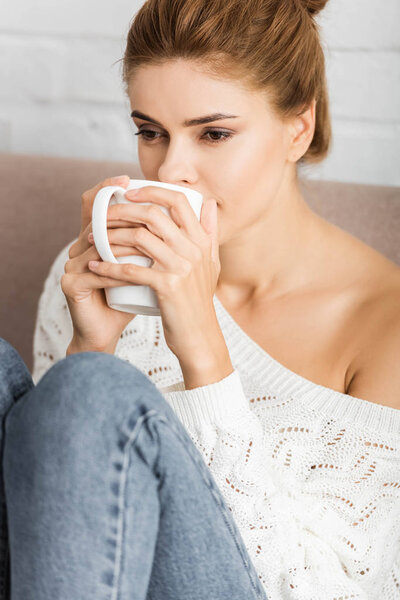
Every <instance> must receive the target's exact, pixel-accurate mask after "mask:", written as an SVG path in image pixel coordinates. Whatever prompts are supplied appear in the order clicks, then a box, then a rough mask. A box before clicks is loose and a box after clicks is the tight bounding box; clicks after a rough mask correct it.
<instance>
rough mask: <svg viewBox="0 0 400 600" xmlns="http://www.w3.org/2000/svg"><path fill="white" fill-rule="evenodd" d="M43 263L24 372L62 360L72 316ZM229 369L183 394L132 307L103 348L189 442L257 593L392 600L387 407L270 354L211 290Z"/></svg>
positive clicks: (391, 449) (398, 515)
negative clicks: (110, 347)
mask: <svg viewBox="0 0 400 600" xmlns="http://www.w3.org/2000/svg"><path fill="white" fill-rule="evenodd" d="M75 241H76V240H73V242H71V243H70V244H68V245H67V246H66V247H65V248H63V249H62V250H61V252H60V253H59V254H58V256H57V257H56V259H55V260H54V262H53V264H52V266H51V268H50V271H49V274H48V276H47V279H46V281H45V284H44V288H43V291H42V294H41V296H40V299H39V304H38V311H37V319H36V326H35V333H34V348H33V354H34V366H33V373H32V376H33V380H34V383H35V384H36V383H38V381H39V380H40V378H41V377H42V375H43V374H44V373H45V372H46V371H47V370H48V369H49V368H50V367H51V366H52V365H53V364H54V363H55V362H57V361H58V360H60V359H63V358H64V357H65V354H66V350H67V347H68V344H69V342H70V341H71V338H72V332H73V328H72V321H71V316H70V313H69V310H68V306H67V303H66V299H65V296H64V294H63V292H62V289H61V284H60V280H61V277H62V275H63V273H64V264H65V262H66V261H67V260H68V249H69V247H70V246H71V244H72V243H74V242H75ZM214 307H215V310H216V315H217V318H218V322H219V324H220V327H221V330H222V333H223V335H224V338H225V342H226V345H227V347H228V350H229V353H230V357H231V361H232V365H233V372H232V373H231V374H229V375H228V376H227V377H225V378H224V379H222V380H220V381H218V382H215V383H211V384H210V385H205V386H202V387H198V388H195V389H191V390H185V386H184V382H183V376H182V371H181V369H180V364H179V361H178V359H177V358H176V356H175V355H174V354H173V353H172V352H171V351H170V349H169V348H168V346H167V344H166V341H165V338H164V334H163V328H162V322H161V317H154V316H146V315H137V316H136V317H135V318H134V319H133V320H132V321H131V322H130V323H129V324H128V326H127V327H126V328H125V330H124V331H123V333H122V335H121V337H120V339H119V341H118V344H117V347H116V350H115V356H118V357H119V358H121V359H123V360H126V361H128V362H130V363H131V364H132V365H134V366H135V367H137V368H138V369H139V370H140V371H142V372H143V373H144V374H145V375H146V376H147V377H149V378H150V380H151V381H152V382H153V383H154V384H155V385H156V387H157V388H158V389H159V390H160V392H161V393H162V394H163V396H164V397H165V399H166V400H167V402H168V403H169V405H170V406H171V407H172V409H173V410H174V412H175V414H176V415H177V416H178V418H179V419H180V421H181V422H182V424H183V425H184V427H185V428H186V430H187V432H188V433H189V436H190V438H191V439H192V441H193V443H194V444H195V446H196V447H197V448H198V450H199V451H200V453H201V455H202V456H203V458H204V461H205V462H206V464H207V465H208V467H209V469H210V471H211V472H212V475H213V477H214V479H215V481H216V483H217V485H218V487H219V489H220V491H221V493H222V495H223V497H224V499H225V501H226V503H227V505H228V507H229V509H230V510H231V512H232V514H233V517H234V520H235V522H236V523H237V525H238V528H239V530H240V532H241V535H242V538H243V541H244V543H245V545H246V548H247V550H248V552H249V555H250V557H251V559H252V561H253V564H254V566H255V569H256V571H257V574H258V576H259V579H260V581H261V582H262V584H263V586H264V588H265V592H266V594H267V596H268V598H269V600H347V599H352V600H399V599H400V410H397V409H393V408H390V407H387V406H383V405H380V404H378V403H373V402H369V401H367V400H363V399H360V398H356V397H353V396H350V395H347V394H343V393H341V392H338V391H335V390H332V389H330V388H327V387H324V386H322V385H319V384H316V383H314V382H312V381H310V380H308V379H305V378H304V377H302V376H301V375H299V374H297V373H295V372H293V371H291V370H289V369H288V368H286V367H285V366H284V365H283V364H281V363H279V362H277V361H276V360H275V359H274V358H273V357H272V356H270V355H269V354H268V353H267V352H266V351H265V350H264V349H263V348H261V347H260V346H259V345H258V344H257V343H256V342H255V341H254V340H252V339H251V338H250V337H249V336H247V334H246V333H245V332H244V331H243V330H242V329H241V328H240V327H239V325H238V324H237V323H236V322H235V321H234V320H233V318H232V317H231V316H230V314H229V313H228V312H227V311H226V309H225V308H224V307H223V305H222V304H221V302H220V301H219V300H218V298H217V296H216V295H215V296H214Z"/></svg>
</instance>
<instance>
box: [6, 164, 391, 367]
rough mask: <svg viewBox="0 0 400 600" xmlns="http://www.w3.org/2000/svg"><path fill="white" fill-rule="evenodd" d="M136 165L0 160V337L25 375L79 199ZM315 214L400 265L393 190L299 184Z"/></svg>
mask: <svg viewBox="0 0 400 600" xmlns="http://www.w3.org/2000/svg"><path fill="white" fill-rule="evenodd" d="M124 174H127V175H129V176H130V177H132V178H140V179H143V178H144V177H143V174H142V173H141V170H140V167H139V165H138V164H136V163H128V162H112V161H105V160H102V161H99V160H86V159H76V158H58V157H48V156H29V155H16V154H6V153H0V182H1V199H0V202H1V222H0V228H1V229H0V234H1V235H0V244H1V263H0V282H1V283H0V285H1V287H0V290H1V291H0V294H1V298H0V337H3V338H5V339H6V340H7V341H8V342H10V343H11V344H12V345H13V346H15V348H16V349H17V350H18V352H19V353H20V354H21V356H22V357H23V359H24V360H25V362H26V364H27V366H28V368H29V369H32V341H33V331H34V325H35V319H36V310H37V302H38V299H39V296H40V293H41V291H42V289H43V284H44V281H45V278H46V276H47V273H48V271H49V268H50V266H51V264H52V262H53V260H54V258H55V257H56V255H57V254H58V252H59V251H60V250H61V248H63V247H64V246H65V245H66V244H68V242H70V241H72V240H73V239H74V238H76V237H77V236H78V234H79V230H80V207H81V194H82V192H83V191H85V190H86V189H88V188H90V187H92V186H93V185H95V184H96V183H97V182H98V181H101V180H103V179H105V178H106V177H112V176H115V175H124ZM301 188H302V191H303V194H304V196H305V198H306V200H307V202H308V203H309V205H310V206H311V208H312V209H313V210H315V212H317V213H318V214H320V215H322V216H323V217H324V218H326V219H327V220H328V221H331V222H332V223H335V224H336V225H338V226H339V227H342V228H343V229H345V230H347V231H349V232H350V233H352V234H353V235H355V236H357V237H358V238H360V239H362V240H363V241H364V242H366V243H367V244H369V245H370V246H372V247H374V248H376V249H377V250H378V251H380V252H381V253H382V254H384V255H386V256H387V257H388V258H390V259H391V260H392V261H393V262H395V263H397V264H399V265H400V237H399V232H400V187H390V186H371V185H362V184H354V183H340V182H330V181H312V180H302V182H301Z"/></svg>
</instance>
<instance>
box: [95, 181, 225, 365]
mask: <svg viewBox="0 0 400 600" xmlns="http://www.w3.org/2000/svg"><path fill="white" fill-rule="evenodd" d="M125 197H126V199H127V200H131V201H132V204H131V205H130V204H114V205H112V206H110V207H109V209H108V215H107V216H108V220H109V221H113V220H115V219H117V220H122V221H125V222H126V223H130V224H132V223H135V222H137V223H142V224H144V225H145V226H146V227H139V228H136V229H132V228H127V229H126V228H119V229H113V230H111V231H108V236H109V240H110V242H112V243H114V244H120V245H121V244H124V245H125V244H129V245H132V246H135V247H137V248H138V249H139V250H141V251H142V252H143V253H144V254H145V255H146V256H149V257H150V258H152V259H153V260H154V263H153V265H152V266H151V267H141V266H137V265H133V264H115V263H111V262H108V261H104V262H100V263H99V264H98V266H97V267H95V266H93V267H92V266H91V265H90V264H89V268H90V269H91V270H93V272H96V273H97V274H98V275H100V276H101V277H107V278H115V279H117V280H118V281H119V282H121V281H124V282H125V283H126V284H127V285H129V284H139V285H148V286H150V287H151V288H153V289H154V291H155V292H156V294H157V299H158V303H159V306H160V313H161V319H162V323H163V327H164V335H165V340H166V343H167V345H168V347H169V348H170V350H171V351H172V352H173V353H174V354H175V355H176V356H177V358H178V360H179V361H180V362H181V364H182V363H187V362H188V361H193V362H194V363H195V362H196V360H200V361H201V360H206V357H207V356H208V355H209V356H210V359H209V360H210V361H211V359H212V358H213V357H214V358H215V357H216V352H217V350H216V349H217V348H218V351H220V350H221V348H222V347H224V348H225V350H226V352H227V349H226V346H225V343H224V341H223V335H222V332H221V329H220V327H219V323H218V319H217V317H216V314H215V308H214V303H213V296H214V293H215V289H216V285H217V282H218V277H219V273H220V270H221V265H220V261H219V244H218V220H217V203H216V202H215V200H212V199H210V200H207V201H205V202H203V206H202V210H201V218H200V222H199V220H198V219H197V217H196V215H195V213H194V211H193V209H192V207H191V206H190V204H189V202H188V200H187V198H186V196H185V194H183V193H181V192H176V191H173V190H168V189H165V188H159V187H156V186H146V187H143V188H140V189H139V191H138V194H137V195H136V197H134V198H133V197H132V193H131V191H129V192H127V193H126V194H125ZM135 201H139V202H152V203H154V204H155V205H154V204H149V205H141V204H135ZM157 204H160V205H161V206H165V207H167V208H168V209H169V211H170V214H171V217H172V218H169V217H168V216H167V215H165V214H164V213H163V211H162V210H161V209H160V208H158V206H156V205H157Z"/></svg>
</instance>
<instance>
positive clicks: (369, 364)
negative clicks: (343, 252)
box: [346, 242, 400, 409]
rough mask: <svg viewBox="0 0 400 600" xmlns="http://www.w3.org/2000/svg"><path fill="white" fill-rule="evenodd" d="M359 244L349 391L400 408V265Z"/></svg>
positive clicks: (365, 398)
mask: <svg viewBox="0 0 400 600" xmlns="http://www.w3.org/2000/svg"><path fill="white" fill-rule="evenodd" d="M357 246H358V247H357V249H356V250H355V252H356V255H357V267H358V268H357V271H358V272H359V273H361V276H360V275H358V277H357V278H356V281H357V284H356V286H357V287H356V289H357V293H358V295H359V305H358V308H359V310H358V313H357V314H356V317H355V321H356V325H357V328H356V330H357V332H358V333H357V336H356V339H355V345H354V355H353V360H352V362H351V364H350V366H349V369H348V385H347V389H346V393H347V394H349V395H351V396H355V397H357V398H362V399H364V400H369V401H370V402H375V403H377V404H381V405H384V406H388V407H391V408H397V409H400V267H399V266H398V265H396V264H395V263H393V262H392V261H390V260H388V259H387V258H386V257H385V256H384V255H382V254H381V253H379V252H377V251H376V250H374V249H372V248H370V247H369V246H367V245H365V244H364V243H363V242H360V245H357Z"/></svg>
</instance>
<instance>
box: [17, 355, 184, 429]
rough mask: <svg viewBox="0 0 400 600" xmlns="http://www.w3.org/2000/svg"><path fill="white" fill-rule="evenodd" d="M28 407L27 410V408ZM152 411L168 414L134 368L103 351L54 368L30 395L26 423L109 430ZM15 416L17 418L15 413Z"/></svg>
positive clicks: (156, 393) (149, 383) (67, 360)
mask: <svg viewBox="0 0 400 600" xmlns="http://www.w3.org/2000/svg"><path fill="white" fill-rule="evenodd" d="M28 405H29V406H28ZM151 409H154V410H155V411H156V412H157V413H162V414H164V415H165V414H166V413H169V414H171V412H172V409H171V407H170V406H169V405H168V404H167V402H166V400H165V398H164V397H163V396H162V395H161V393H160V392H159V391H158V389H157V388H156V386H155V385H154V384H153V382H152V381H151V380H150V379H149V378H148V377H147V376H146V375H144V373H142V372H141V371H140V370H139V369H138V368H137V367H135V366H134V365H132V364H130V363H128V362H126V361H124V360H122V359H120V358H118V357H116V356H113V355H111V354H107V353H103V352H79V353H76V354H71V355H69V356H67V357H65V358H63V359H62V360H60V361H58V362H57V363H56V364H54V365H53V366H52V367H51V368H50V369H49V370H48V371H47V372H46V373H45V374H44V375H43V377H42V378H41V380H40V381H39V382H38V384H37V385H36V387H35V389H34V390H32V391H31V393H30V394H29V399H28V402H27V403H26V406H25V407H24V408H23V409H22V407H21V409H20V412H21V413H22V412H23V411H25V412H27V413H29V414H30V421H31V422H33V421H36V422H38V421H39V420H44V421H48V422H49V423H50V424H51V426H53V427H61V426H63V427H67V428H70V429H73V430H74V431H75V432H77V430H78V429H79V428H81V427H82V428H87V427H90V426H91V425H92V426H96V423H97V425H98V426H101V427H107V423H110V425H111V423H114V424H118V423H120V424H122V423H123V422H124V420H125V419H126V418H127V417H128V416H132V415H133V414H136V415H137V417H139V416H140V415H143V414H145V413H147V412H148V411H149V410H151ZM13 413H14V415H15V414H16V412H15V411H13Z"/></svg>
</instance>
